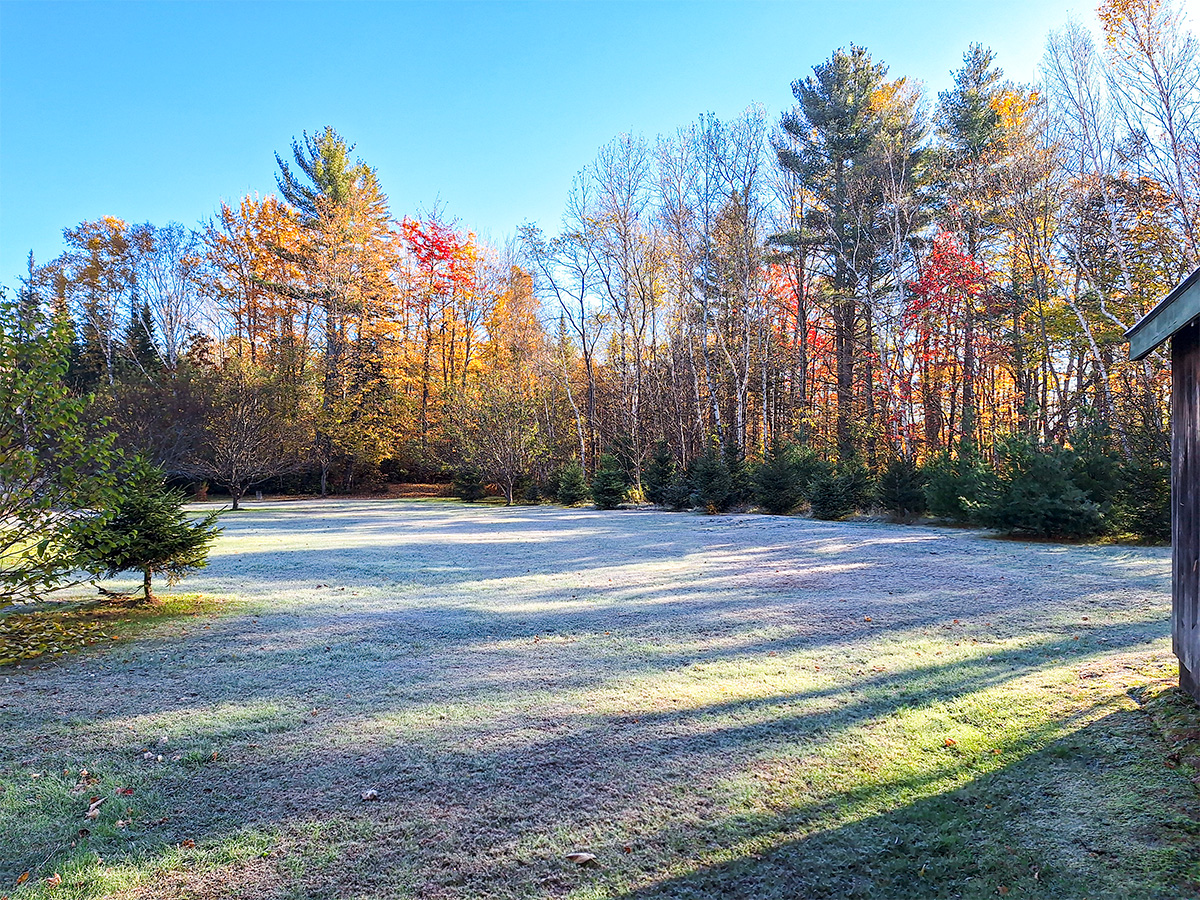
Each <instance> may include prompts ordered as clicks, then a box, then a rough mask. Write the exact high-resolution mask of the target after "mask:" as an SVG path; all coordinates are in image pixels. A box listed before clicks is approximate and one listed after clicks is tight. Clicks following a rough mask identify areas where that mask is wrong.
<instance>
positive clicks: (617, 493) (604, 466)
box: [592, 453, 629, 509]
mask: <svg viewBox="0 0 1200 900" xmlns="http://www.w3.org/2000/svg"><path fill="white" fill-rule="evenodd" d="M628 487H629V485H628V484H627V483H626V482H625V472H624V470H623V469H622V468H621V465H620V463H618V462H617V460H616V457H614V456H611V455H609V454H607V453H606V454H604V456H602V457H600V470H599V471H598V472H596V477H595V478H593V479H592V502H594V503H595V504H596V508H597V509H616V508H617V507H618V506H620V505H621V501H622V500H624V499H625V492H626V490H627V489H628Z"/></svg>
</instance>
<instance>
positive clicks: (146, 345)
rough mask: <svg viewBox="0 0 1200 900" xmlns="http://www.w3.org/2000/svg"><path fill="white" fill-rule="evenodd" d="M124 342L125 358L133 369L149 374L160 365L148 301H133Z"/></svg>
mask: <svg viewBox="0 0 1200 900" xmlns="http://www.w3.org/2000/svg"><path fill="white" fill-rule="evenodd" d="M124 343H125V354H126V359H127V361H128V364H129V365H130V366H131V367H132V368H133V370H134V371H137V372H143V373H146V374H150V373H151V372H154V371H155V370H157V369H159V368H160V367H161V360H160V359H159V355H158V348H157V347H156V346H155V344H154V319H153V318H152V317H151V315H150V305H149V304H148V303H137V302H135V303H134V305H133V311H132V313H131V315H130V318H129V325H128V326H127V327H126V329H125V341H124Z"/></svg>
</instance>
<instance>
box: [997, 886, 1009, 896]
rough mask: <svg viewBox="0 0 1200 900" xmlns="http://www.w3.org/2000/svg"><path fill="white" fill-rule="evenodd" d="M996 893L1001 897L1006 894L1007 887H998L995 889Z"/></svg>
mask: <svg viewBox="0 0 1200 900" xmlns="http://www.w3.org/2000/svg"><path fill="white" fill-rule="evenodd" d="M996 893H997V894H999V895H1000V896H1001V897H1003V896H1004V895H1005V894H1007V893H1008V886H1007V885H1004V884H1002V885H1000V887H998V888H996Z"/></svg>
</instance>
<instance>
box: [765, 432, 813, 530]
mask: <svg viewBox="0 0 1200 900" xmlns="http://www.w3.org/2000/svg"><path fill="white" fill-rule="evenodd" d="M823 468H824V464H823V463H822V461H821V459H820V457H818V456H817V454H816V453H815V452H813V450H811V449H810V448H808V447H797V446H796V445H794V444H790V443H777V444H776V445H775V446H774V447H772V448H771V452H770V453H769V454H768V456H767V458H766V460H765V461H764V462H763V464H762V465H761V466H759V467H758V470H757V471H756V472H755V473H754V499H755V501H756V502H757V503H758V505H759V506H761V507H762V508H763V509H765V510H766V511H767V512H769V513H774V514H775V515H784V514H786V513H789V512H791V511H792V510H793V509H795V508H796V507H797V506H798V505H800V504H801V503H803V502H804V501H805V500H806V499H807V498H808V489H809V485H810V484H811V483H812V481H813V479H814V478H816V477H817V475H818V474H820V473H821V472H822V470H823Z"/></svg>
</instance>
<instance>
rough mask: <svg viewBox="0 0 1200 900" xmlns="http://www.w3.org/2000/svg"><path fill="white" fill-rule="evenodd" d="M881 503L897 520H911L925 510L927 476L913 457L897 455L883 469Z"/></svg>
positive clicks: (880, 481)
mask: <svg viewBox="0 0 1200 900" xmlns="http://www.w3.org/2000/svg"><path fill="white" fill-rule="evenodd" d="M879 505H880V506H882V507H883V508H884V509H886V510H887V511H888V513H889V514H890V515H891V517H892V519H893V520H894V521H896V522H911V521H912V520H913V519H916V518H917V517H918V516H920V515H921V514H922V513H923V512H925V476H924V475H923V474H922V473H921V470H920V469H919V468H918V467H917V464H916V462H915V461H914V460H913V459H912V458H911V457H908V456H900V457H897V458H896V459H893V460H892V461H891V462H890V463H888V465H887V468H886V469H884V470H883V475H881V476H880V478H879Z"/></svg>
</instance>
